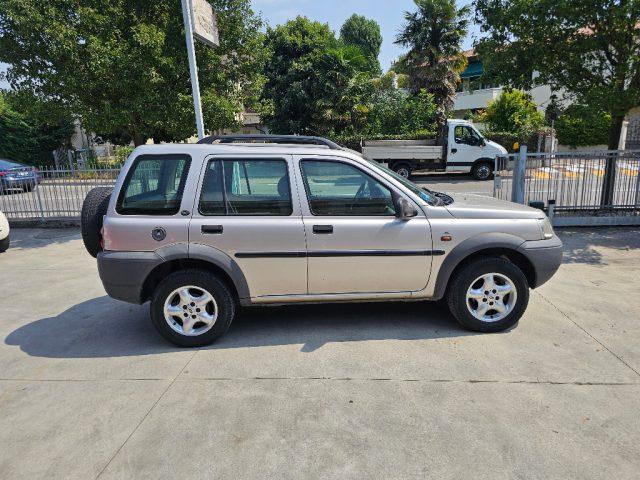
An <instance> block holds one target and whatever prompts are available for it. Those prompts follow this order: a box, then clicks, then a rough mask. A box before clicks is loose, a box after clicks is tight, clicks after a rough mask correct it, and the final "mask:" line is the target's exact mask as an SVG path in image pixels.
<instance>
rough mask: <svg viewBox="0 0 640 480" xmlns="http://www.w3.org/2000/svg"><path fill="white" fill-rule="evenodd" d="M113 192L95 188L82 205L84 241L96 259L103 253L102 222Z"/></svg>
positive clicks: (81, 215)
mask: <svg viewBox="0 0 640 480" xmlns="http://www.w3.org/2000/svg"><path fill="white" fill-rule="evenodd" d="M112 191H113V189H112V188H111V187H96V188H93V189H91V190H90V191H89V193H88V194H87V196H86V198H85V199H84V203H83V204H82V212H81V214H80V219H81V230H82V241H83V242H84V247H85V248H86V249H87V252H89V255H91V256H92V257H94V258H95V257H97V256H98V253H100V252H101V251H102V245H101V241H102V233H101V230H102V220H103V217H104V216H105V215H106V213H107V207H108V206H109V200H110V198H111V192H112Z"/></svg>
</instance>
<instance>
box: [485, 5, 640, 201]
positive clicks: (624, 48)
mask: <svg viewBox="0 0 640 480" xmlns="http://www.w3.org/2000/svg"><path fill="white" fill-rule="evenodd" d="M475 5H476V20H477V21H478V22H479V23H480V24H481V25H482V31H483V33H484V34H485V35H486V36H485V38H483V40H482V41H481V42H480V43H479V45H478V52H479V54H480V55H481V57H482V58H483V60H484V61H485V66H486V67H487V73H488V74H489V75H491V76H492V77H493V78H495V79H497V80H499V81H501V82H502V83H505V84H508V85H513V86H515V87H518V88H527V89H528V88H531V87H533V86H536V85H545V84H549V85H551V87H552V88H553V89H554V90H556V91H565V92H567V93H568V95H570V96H571V97H573V98H574V99H575V101H576V102H577V103H580V104H584V105H589V106H591V107H592V108H594V109H597V110H600V111H603V112H608V113H609V114H610V115H611V118H612V122H611V124H610V128H609V132H608V142H607V143H608V145H609V148H610V149H611V150H616V149H617V148H618V141H619V137H620V132H621V129H622V124H623V121H624V117H625V115H626V113H627V112H628V111H629V110H630V109H631V108H633V107H635V106H637V105H638V104H640V1H638V0H538V1H535V2H530V1H525V0H476V3H475ZM614 184H615V160H612V161H611V162H608V163H607V170H606V173H605V188H604V189H603V197H602V201H603V204H610V203H611V200H612V195H613V185H614Z"/></svg>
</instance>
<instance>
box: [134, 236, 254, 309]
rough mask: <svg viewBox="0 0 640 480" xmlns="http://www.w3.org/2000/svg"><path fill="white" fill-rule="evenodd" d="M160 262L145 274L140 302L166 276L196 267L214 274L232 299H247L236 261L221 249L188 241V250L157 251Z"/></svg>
mask: <svg viewBox="0 0 640 480" xmlns="http://www.w3.org/2000/svg"><path fill="white" fill-rule="evenodd" d="M157 253H158V255H160V256H161V257H162V258H163V259H164V261H163V262H162V263H160V264H159V265H157V266H156V267H155V268H153V269H152V270H151V271H150V272H149V274H148V275H147V276H146V278H145V280H144V283H143V286H142V290H141V292H140V296H141V301H142V302H143V303H144V302H145V301H147V300H149V299H150V298H151V295H152V294H153V291H154V289H155V288H156V287H157V286H158V284H159V283H160V282H161V281H162V279H164V278H165V277H166V276H167V275H169V274H171V273H173V272H176V271H179V270H186V269H192V268H195V269H199V270H204V271H207V272H210V273H212V274H214V275H215V276H216V277H218V278H219V279H220V280H221V281H222V282H224V283H225V285H226V286H227V287H228V288H229V290H230V291H231V293H232V294H233V296H234V298H235V299H236V301H239V302H240V303H243V302H245V301H247V300H248V299H249V298H250V294H249V287H248V284H247V280H246V278H245V276H244V274H243V273H242V271H241V269H240V267H239V266H238V264H237V263H236V262H235V261H234V260H233V259H231V257H229V256H228V255H227V254H225V253H224V252H222V251H220V250H218V249H216V248H213V247H209V246H207V245H201V244H190V245H189V251H188V253H187V252H181V251H165V252H162V251H158V252H157Z"/></svg>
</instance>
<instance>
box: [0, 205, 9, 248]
mask: <svg viewBox="0 0 640 480" xmlns="http://www.w3.org/2000/svg"><path fill="white" fill-rule="evenodd" d="M9 242H10V239H9V221H8V220H7V217H6V216H5V214H4V213H2V211H0V253H3V252H6V251H7V249H8V248H9Z"/></svg>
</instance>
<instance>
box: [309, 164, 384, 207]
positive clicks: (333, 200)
mask: <svg viewBox="0 0 640 480" xmlns="http://www.w3.org/2000/svg"><path fill="white" fill-rule="evenodd" d="M301 166H302V177H303V179H304V184H305V190H306V192H307V198H308V199H309V207H310V208H311V213H313V214H314V215H325V216H326V215H342V216H344V215H376V216H377V215H394V214H395V207H394V205H393V197H392V195H391V191H390V190H389V189H388V188H387V187H385V186H384V185H382V184H381V183H380V182H378V181H377V180H375V179H374V178H372V177H371V176H369V175H367V174H366V173H364V172H363V171H361V170H359V169H357V168H355V167H353V166H351V165H348V164H346V163H341V162H326V161H315V160H304V161H302V162H301Z"/></svg>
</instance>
